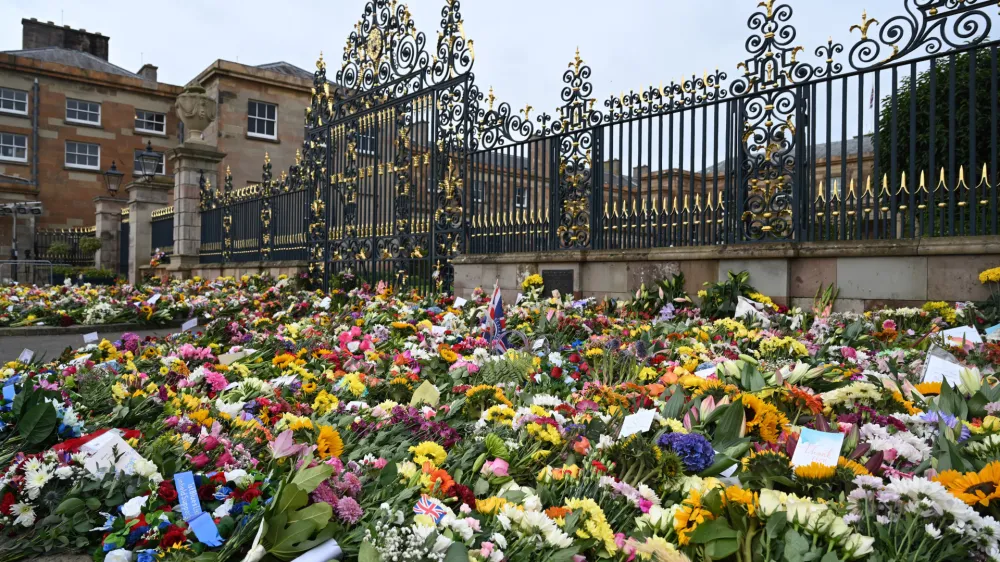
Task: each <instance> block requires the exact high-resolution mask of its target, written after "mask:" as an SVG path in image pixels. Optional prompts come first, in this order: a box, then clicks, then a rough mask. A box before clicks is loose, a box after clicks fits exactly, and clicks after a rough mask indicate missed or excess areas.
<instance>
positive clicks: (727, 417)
mask: <svg viewBox="0 0 1000 562" xmlns="http://www.w3.org/2000/svg"><path fill="white" fill-rule="evenodd" d="M744 418H745V414H744V413H743V404H742V403H740V404H733V405H732V406H731V407H729V408H726V412H725V413H724V414H722V416H721V417H720V418H719V425H717V426H715V435H714V436H713V439H712V446H713V447H714V448H715V450H717V451H724V450H726V449H728V448H729V447H732V446H733V445H735V444H736V443H738V442H739V440H740V427H742V426H743V420H744Z"/></svg>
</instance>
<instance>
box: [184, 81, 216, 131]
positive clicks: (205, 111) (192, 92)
mask: <svg viewBox="0 0 1000 562" xmlns="http://www.w3.org/2000/svg"><path fill="white" fill-rule="evenodd" d="M175 105H176V107H177V117H179V118H180V120H181V121H182V122H183V123H184V130H185V131H187V137H186V138H185V139H184V142H194V143H199V144H206V143H207V141H206V140H205V136H204V134H203V132H204V131H205V129H206V128H207V127H208V126H209V125H211V124H212V121H215V112H216V103H215V100H214V99H213V98H211V97H209V96H208V94H206V93H205V88H202V87H201V86H188V87H187V88H184V91H183V92H181V94H180V95H179V96H177V103H176V104H175Z"/></svg>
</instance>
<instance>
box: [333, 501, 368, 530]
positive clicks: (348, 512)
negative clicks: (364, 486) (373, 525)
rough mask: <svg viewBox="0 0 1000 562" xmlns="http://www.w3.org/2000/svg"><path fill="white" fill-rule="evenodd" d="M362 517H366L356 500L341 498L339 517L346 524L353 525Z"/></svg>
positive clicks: (338, 504)
mask: <svg viewBox="0 0 1000 562" xmlns="http://www.w3.org/2000/svg"><path fill="white" fill-rule="evenodd" d="M362 515H364V512H363V511H362V510H361V506H360V505H358V502H357V501H355V500H354V498H340V501H338V502H337V516H338V517H340V519H341V521H343V522H344V523H349V524H352V525H353V524H354V523H357V522H358V521H359V520H360V519H361V516H362Z"/></svg>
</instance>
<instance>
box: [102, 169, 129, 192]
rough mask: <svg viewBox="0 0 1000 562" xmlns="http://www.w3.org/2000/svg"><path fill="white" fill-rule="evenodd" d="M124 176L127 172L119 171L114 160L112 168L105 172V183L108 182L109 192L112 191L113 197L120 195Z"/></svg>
mask: <svg viewBox="0 0 1000 562" xmlns="http://www.w3.org/2000/svg"><path fill="white" fill-rule="evenodd" d="M124 177H125V174H123V173H121V172H119V171H118V166H116V165H115V161H114V160H112V161H111V169H109V170H108V171H107V172H104V183H105V184H107V186H108V193H110V194H111V196H112V197H114V196H115V195H118V188H119V187H121V184H122V179H123V178H124Z"/></svg>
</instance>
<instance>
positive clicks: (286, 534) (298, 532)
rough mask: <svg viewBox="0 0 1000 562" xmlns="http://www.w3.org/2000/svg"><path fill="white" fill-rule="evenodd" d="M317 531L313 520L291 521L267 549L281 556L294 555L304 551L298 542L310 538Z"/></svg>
mask: <svg viewBox="0 0 1000 562" xmlns="http://www.w3.org/2000/svg"><path fill="white" fill-rule="evenodd" d="M314 532H316V526H315V525H314V524H313V522H312V521H297V522H295V523H291V524H289V525H288V526H286V527H285V528H284V529H282V530H281V531H280V532H279V533H278V538H277V540H276V541H275V542H274V544H272V545H271V547H270V548H268V549H267V551H268V552H269V553H271V554H273V555H275V556H277V557H279V558H282V559H284V558H285V557H287V556H294V555H296V554H300V553H302V552H304V551H303V550H302V549H301V548H299V547H297V546H296V544H298V543H301V542H305V541H307V540H309V537H311V536H312V534H313V533H314Z"/></svg>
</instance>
